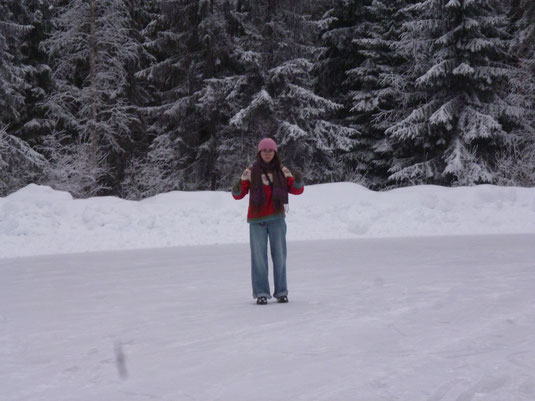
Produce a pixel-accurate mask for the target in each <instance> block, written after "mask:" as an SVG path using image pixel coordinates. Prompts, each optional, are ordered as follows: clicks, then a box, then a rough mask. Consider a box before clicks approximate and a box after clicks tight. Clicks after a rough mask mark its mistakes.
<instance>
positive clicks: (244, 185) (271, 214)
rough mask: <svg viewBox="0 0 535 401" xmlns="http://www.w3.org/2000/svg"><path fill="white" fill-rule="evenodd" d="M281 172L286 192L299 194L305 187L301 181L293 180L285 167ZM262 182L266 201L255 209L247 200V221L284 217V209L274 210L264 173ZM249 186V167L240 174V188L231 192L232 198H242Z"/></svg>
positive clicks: (253, 221) (256, 221)
mask: <svg viewBox="0 0 535 401" xmlns="http://www.w3.org/2000/svg"><path fill="white" fill-rule="evenodd" d="M282 172H283V173H284V176H285V177H286V182H287V183H288V193H290V194H292V195H301V194H302V193H303V191H304V190H305V187H304V185H303V183H302V182H298V183H296V182H295V178H294V176H293V175H292V173H291V172H290V170H288V169H287V168H286V167H284V166H283V167H282ZM269 175H270V179H271V180H273V177H272V176H271V174H269ZM262 182H263V184H264V192H265V193H266V201H265V202H264V204H263V205H262V206H260V208H258V209H256V208H254V207H252V206H251V202H249V210H248V212H247V222H248V223H261V222H263V221H266V220H271V219H273V218H280V217H284V209H283V210H282V211H277V210H275V206H274V205H273V198H272V193H271V187H270V186H269V181H268V179H267V177H266V175H265V174H262ZM250 188H251V167H248V168H246V169H245V171H244V172H243V174H242V176H241V190H240V192H239V193H235V192H234V191H233V192H232V196H233V197H234V199H243V198H244V197H245V195H247V194H248V193H249V189H250Z"/></svg>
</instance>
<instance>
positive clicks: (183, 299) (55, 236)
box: [0, 184, 535, 401]
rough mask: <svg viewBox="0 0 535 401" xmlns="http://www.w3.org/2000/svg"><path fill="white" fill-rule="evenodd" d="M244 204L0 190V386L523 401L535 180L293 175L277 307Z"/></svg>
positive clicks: (222, 396) (85, 392)
mask: <svg viewBox="0 0 535 401" xmlns="http://www.w3.org/2000/svg"><path fill="white" fill-rule="evenodd" d="M246 207H247V202H246V201H240V202H237V201H234V200H233V199H232V198H231V197H230V195H229V194H228V193H224V192H196V193H184V192H173V193H169V194H162V195H158V196H156V197H153V198H150V199H146V200H144V201H142V202H129V201H124V200H120V199H117V198H98V199H87V200H73V199H72V198H71V197H70V195H68V194H66V193H62V192H58V191H53V190H52V189H50V188H47V187H40V186H36V185H30V186H28V187H26V188H24V189H22V190H20V191H18V192H16V193H14V194H12V195H10V196H7V197H5V198H0V401H146V400H162V401H183V400H184V401H187V400H199V401H212V400H213V401H216V400H220V401H240V400H244V401H251V400H254V401H262V400H266V401H267V400H269V401H273V400H291V401H295V400H314V401H317V400H333V401H339V400H356V401H478V400H484V401H534V400H535V373H533V372H534V371H535V336H534V335H533V333H535V298H534V296H533V294H535V246H534V244H535V188H530V189H522V188H498V187H494V186H488V185H486V186H479V187H474V188H453V189H452V188H440V187H433V186H424V187H413V188H406V189H398V190H395V191H389V192H384V193H375V192H371V191H367V190H366V189H364V188H362V187H360V186H358V185H355V184H328V185H317V186H311V187H307V188H306V189H305V193H304V194H303V195H302V196H298V197H292V198H291V200H290V211H289V213H288V215H287V221H288V229H289V231H288V238H289V264H288V266H289V271H288V280H289V290H290V294H289V296H290V303H289V304H286V305H279V304H276V303H273V302H272V303H270V304H269V305H267V306H257V305H255V304H254V302H253V300H252V298H251V290H250V281H249V280H250V276H249V250H248V244H247V240H248V231H247V229H248V228H247V224H246V223H245V213H246ZM468 234H470V235H468ZM488 234H493V235H488ZM177 245H182V246H177ZM184 245H187V246H184ZM103 250H109V251H107V252H103ZM95 251H99V252H95ZM75 252H83V253H75ZM45 254H46V255H45Z"/></svg>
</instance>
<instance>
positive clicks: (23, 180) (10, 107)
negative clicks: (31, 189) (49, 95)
mask: <svg viewBox="0 0 535 401" xmlns="http://www.w3.org/2000/svg"><path fill="white" fill-rule="evenodd" d="M26 12H27V9H26V8H25V4H24V3H21V2H19V1H3V2H0V196H4V195H7V194H8V193H10V192H13V191H15V190H17V189H19V188H21V187H23V186H25V185H27V184H29V183H31V182H34V181H36V180H38V179H39V177H40V176H41V174H42V170H43V169H44V168H45V167H46V162H45V160H44V159H43V157H42V156H40V155H39V154H38V153H36V152H35V151H34V150H33V149H32V148H31V147H30V145H29V144H28V143H27V142H26V141H25V140H24V138H22V137H21V132H20V126H21V121H22V120H23V116H24V114H25V110H24V109H25V99H24V97H25V91H27V90H29V88H30V86H29V85H28V83H27V82H26V81H25V71H26V70H27V68H26V67H27V66H25V65H24V61H23V54H22V52H21V49H22V48H23V44H24V43H25V42H24V38H25V36H27V35H28V34H29V33H30V32H31V30H32V26H31V25H28V24H25V23H24V18H23V15H24V13H26ZM20 21H23V22H22V23H20Z"/></svg>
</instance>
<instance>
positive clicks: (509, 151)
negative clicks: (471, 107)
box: [497, 0, 535, 186]
mask: <svg viewBox="0 0 535 401" xmlns="http://www.w3.org/2000/svg"><path fill="white" fill-rule="evenodd" d="M509 11H510V12H509V14H510V16H511V21H512V23H511V36H512V38H513V40H512V42H511V52H512V53H513V55H514V60H515V62H516V63H515V66H516V71H515V74H513V75H512V77H511V80H510V85H511V95H510V101H511V102H513V104H515V105H517V107H519V108H522V109H524V110H526V112H524V113H522V115H521V116H520V118H518V119H517V121H516V126H515V129H514V130H513V131H512V134H513V135H511V138H510V141H509V143H508V144H507V146H506V147H505V148H504V149H502V150H501V151H500V153H499V155H498V157H497V160H498V171H499V181H498V182H499V183H500V184H504V185H521V186H534V185H535V100H534V97H533V93H535V3H533V2H531V1H526V0H519V1H513V2H511V4H510V10H509Z"/></svg>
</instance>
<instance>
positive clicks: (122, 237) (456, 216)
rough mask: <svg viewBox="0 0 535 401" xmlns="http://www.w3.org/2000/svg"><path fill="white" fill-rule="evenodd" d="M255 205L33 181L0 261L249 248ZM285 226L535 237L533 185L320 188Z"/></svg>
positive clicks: (2, 221)
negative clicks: (70, 188) (127, 195)
mask: <svg viewBox="0 0 535 401" xmlns="http://www.w3.org/2000/svg"><path fill="white" fill-rule="evenodd" d="M247 202H248V201H247V198H245V199H244V200H241V201H235V200H234V199H233V198H232V196H231V195H230V193H227V192H170V193H166V194H160V195H157V196H154V197H152V198H149V199H145V200H143V201H139V202H134V201H126V200H122V199H119V198H115V197H101V198H91V199H85V200H73V198H72V196H71V195H70V194H68V193H65V192H61V191H55V190H53V189H51V188H49V187H44V186H38V185H33V184H32V185H28V186H27V187H25V188H23V189H21V190H19V191H17V192H15V193H13V194H11V195H9V196H7V197H5V198H0V243H1V244H2V246H1V247H0V258H2V257H3V258H5V257H17V256H30V255H38V254H57V253H72V252H86V251H96V250H111V249H137V248H157V247H169V246H181V245H208V244H224V243H243V242H247V241H248V225H247V224H246V222H245V215H246V211H247ZM287 221H288V225H289V230H288V239H289V240H312V239H314V240H317V239H338V238H360V237H398V236H401V237H406V236H429V235H460V234H464V235H466V234H511V233H535V188H515V187H496V186H491V185H481V186H477V187H459V188H443V187H437V186H419V187H410V188H401V189H396V190H392V191H388V192H373V191H369V190H367V189H366V188H364V187H362V186H360V185H357V184H351V183H337V184H322V185H314V186H308V187H306V188H305V192H304V194H303V195H301V196H297V197H296V196H292V197H291V198H290V207H289V211H288V213H287Z"/></svg>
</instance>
